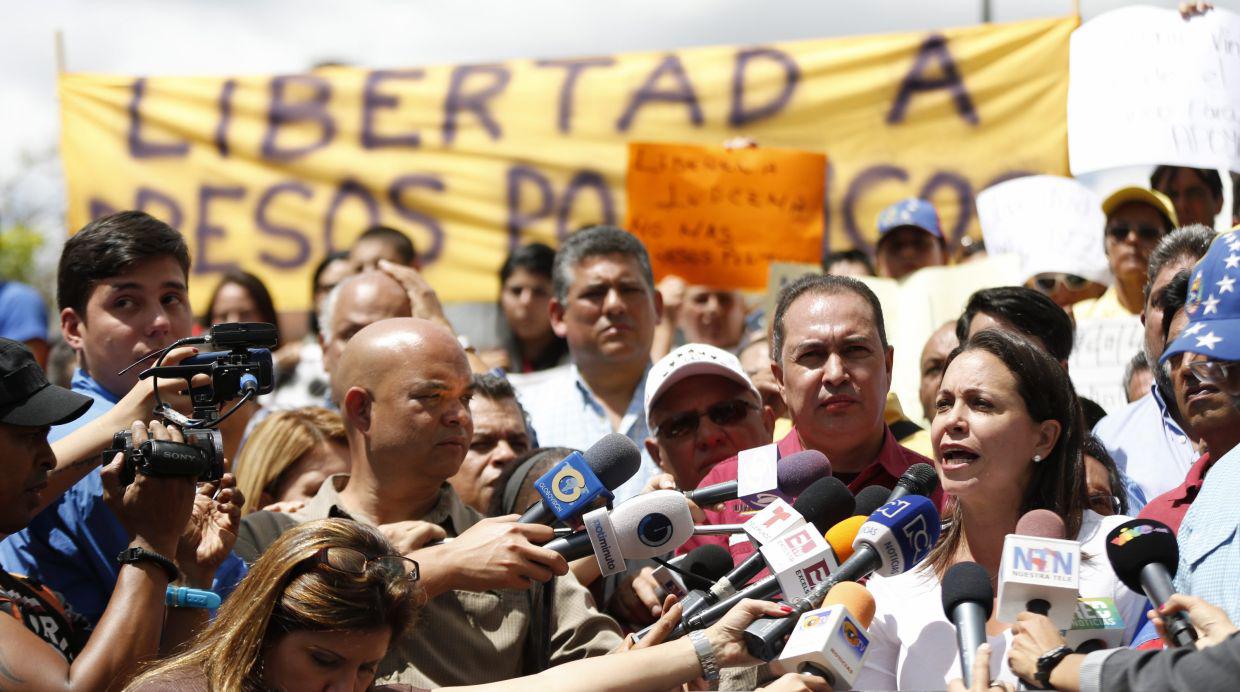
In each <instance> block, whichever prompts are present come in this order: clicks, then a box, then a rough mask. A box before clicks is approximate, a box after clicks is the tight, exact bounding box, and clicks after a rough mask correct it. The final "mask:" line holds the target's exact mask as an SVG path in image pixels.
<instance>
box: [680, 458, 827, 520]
mask: <svg viewBox="0 0 1240 692" xmlns="http://www.w3.org/2000/svg"><path fill="white" fill-rule="evenodd" d="M775 474H776V483H775V485H773V486H771V487H767V488H765V489H764V490H761V491H760V492H758V493H744V494H742V493H741V492H739V490H738V485H737V484H738V483H739V482H740V481H739V480H735V481H726V482H724V483H716V484H714V485H708V486H706V487H705V488H698V489H697V490H690V491H687V492H686V493H685V496H686V497H688V498H689V499H690V500H692V501H693V503H694V504H696V505H697V506H699V507H709V506H710V505H716V504H719V503H720V502H726V501H728V500H735V499H737V498H738V497H739V498H741V499H754V498H755V497H756V496H757V495H759V494H762V493H768V492H771V491H773V490H778V491H779V492H780V493H782V494H783V495H786V496H787V497H796V496H798V495H800V494H801V493H802V492H804V491H805V489H806V488H808V487H809V485H810V484H811V483H813V482H814V481H816V480H818V479H820V478H823V477H824V476H830V475H831V462H829V461H827V457H826V455H825V454H823V453H822V452H819V451H818V450H815V449H806V450H804V451H800V452H795V453H793V454H789V455H788V456H786V457H784V458H783V459H780V460H779V461H778V462H777V463H776V465H775ZM765 485H768V486H770V485H771V484H770V483H769V482H768V483H766V484H765Z"/></svg>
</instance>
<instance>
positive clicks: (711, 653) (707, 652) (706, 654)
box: [689, 630, 719, 682]
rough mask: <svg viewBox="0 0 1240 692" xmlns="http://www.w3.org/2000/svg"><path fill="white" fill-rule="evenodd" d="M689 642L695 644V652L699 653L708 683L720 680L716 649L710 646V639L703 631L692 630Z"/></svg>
mask: <svg viewBox="0 0 1240 692" xmlns="http://www.w3.org/2000/svg"><path fill="white" fill-rule="evenodd" d="M689 641H691V642H693V650H694V651H695V652H697V657H698V663H700V664H701V665H702V677H703V678H704V679H705V680H707V681H708V682H714V681H716V680H718V679H719V661H718V659H716V658H715V649H714V647H712V646H711V645H710V638H709V637H707V636H706V633H705V632H703V631H702V630H691V631H690V632H689Z"/></svg>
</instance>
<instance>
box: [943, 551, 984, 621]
mask: <svg viewBox="0 0 1240 692" xmlns="http://www.w3.org/2000/svg"><path fill="white" fill-rule="evenodd" d="M968 602H973V603H977V604H978V605H980V606H982V608H983V609H984V610H985V611H986V618H987V619H990V613H991V611H992V610H994V605H995V588H994V587H993V586H991V585H990V574H988V573H987V572H986V568H985V567H982V566H981V565H979V564H977V563H976V562H957V563H956V564H954V565H952V566H951V567H949V568H948V570H947V574H945V575H943V612H944V613H945V614H946V615H947V617H948V618H949V619H950V618H951V616H952V611H953V610H955V609H956V606H958V605H960V604H961V603H968Z"/></svg>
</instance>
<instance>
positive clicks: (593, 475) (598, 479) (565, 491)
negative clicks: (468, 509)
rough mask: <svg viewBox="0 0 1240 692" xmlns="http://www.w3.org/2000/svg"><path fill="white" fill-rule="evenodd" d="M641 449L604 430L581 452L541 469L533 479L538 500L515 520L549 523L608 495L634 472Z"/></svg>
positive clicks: (527, 522)
mask: <svg viewBox="0 0 1240 692" xmlns="http://www.w3.org/2000/svg"><path fill="white" fill-rule="evenodd" d="M641 463H642V453H641V450H639V449H638V448H637V445H635V444H633V441H632V440H630V439H629V438H627V437H625V436H624V435H621V434H620V433H608V434H607V435H604V436H603V437H602V438H601V439H599V441H598V442H595V443H594V444H593V445H591V446H590V448H589V449H587V450H586V451H585V452H573V453H572V454H569V455H568V456H567V457H565V458H564V459H562V460H560V462H559V463H557V464H556V465H555V466H552V467H551V470H549V471H547V472H546V473H544V474H543V475H542V476H541V477H540V478H539V479H538V480H537V481H536V482H535V483H534V487H535V488H537V489H538V494H539V495H541V496H542V502H540V503H538V504H536V505H534V506H533V507H530V508H529V509H527V510H526V511H525V514H522V515H521V518H520V519H518V520H517V521H518V522H520V523H522V524H550V523H551V522H553V521H555V520H557V519H558V520H560V521H567V520H568V519H570V518H572V517H574V516H576V515H578V514H580V513H581V512H582V511H583V510H584V509H585V508H586V507H589V506H590V503H592V502H594V500H595V499H596V498H598V497H599V496H600V495H603V496H606V497H607V499H608V500H610V499H611V498H612V494H611V491H612V490H613V489H615V488H619V487H620V486H621V485H623V484H624V482H625V481H627V480H628V479H630V478H632V477H633V474H635V473H637V469H638V467H640V466H641Z"/></svg>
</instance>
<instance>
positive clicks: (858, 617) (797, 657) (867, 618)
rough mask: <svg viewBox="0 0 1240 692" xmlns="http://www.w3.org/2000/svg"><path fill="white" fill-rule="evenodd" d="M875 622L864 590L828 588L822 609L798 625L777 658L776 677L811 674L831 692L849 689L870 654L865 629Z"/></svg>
mask: <svg viewBox="0 0 1240 692" xmlns="http://www.w3.org/2000/svg"><path fill="white" fill-rule="evenodd" d="M873 619H874V597H873V596H871V595H870V592H869V591H866V590H865V587H864V586H861V585H860V584H855V583H853V582H847V581H846V582H842V583H840V584H836V585H835V586H833V587H831V590H830V591H828V592H827V597H826V599H825V600H824V601H823V603H822V608H820V609H818V610H811V611H810V612H808V613H805V614H804V615H802V616H801V618H800V620H798V621H797V624H796V627H795V628H794V629H793V631H792V635H791V636H790V637H788V643H787V644H786V645H785V646H784V650H783V653H781V654H780V655H779V658H777V659H775V660H774V661H772V662H771V668H772V669H774V670H775V672H777V673H811V674H813V675H817V676H819V677H822V678H824V679H826V681H827V683H828V684H829V685H831V686H832V687H833V688H841V687H842V688H849V687H851V686H852V683H853V681H854V680H856V679H857V674H858V673H860V672H861V666H862V664H863V663H864V662H865V655H866V653H867V652H868V651H869V645H870V636H869V632H867V631H866V629H868V628H869V626H870V622H871V621H872V620H873Z"/></svg>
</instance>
